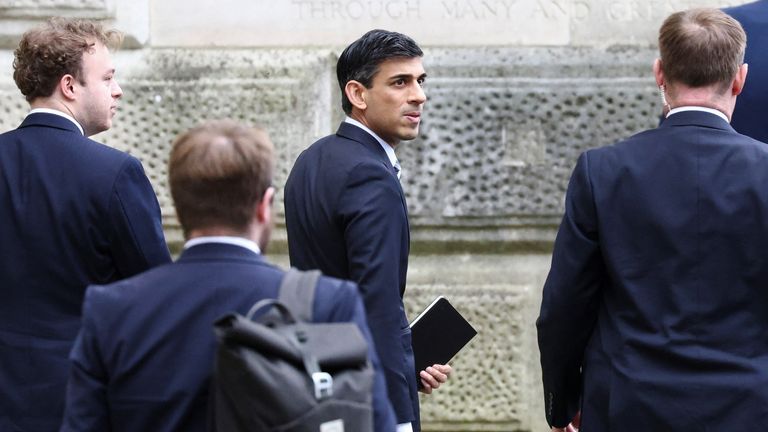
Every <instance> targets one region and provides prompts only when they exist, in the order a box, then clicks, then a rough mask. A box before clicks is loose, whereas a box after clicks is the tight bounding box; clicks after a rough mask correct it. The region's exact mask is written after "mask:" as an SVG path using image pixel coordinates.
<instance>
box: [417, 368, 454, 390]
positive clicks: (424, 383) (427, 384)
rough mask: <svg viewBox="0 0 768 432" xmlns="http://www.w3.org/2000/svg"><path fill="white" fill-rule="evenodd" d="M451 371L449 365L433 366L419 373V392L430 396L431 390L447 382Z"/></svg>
mask: <svg viewBox="0 0 768 432" xmlns="http://www.w3.org/2000/svg"><path fill="white" fill-rule="evenodd" d="M452 370H453V369H451V367H450V366H449V365H441V364H435V365H432V366H429V367H428V368H426V369H424V370H423V371H421V372H419V378H421V388H420V389H419V391H420V392H422V393H424V394H431V393H432V390H434V389H436V388H438V387H440V384H442V383H444V382H446V381H448V377H449V376H451V371H452Z"/></svg>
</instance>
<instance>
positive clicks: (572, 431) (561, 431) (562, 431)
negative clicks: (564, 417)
mask: <svg viewBox="0 0 768 432" xmlns="http://www.w3.org/2000/svg"><path fill="white" fill-rule="evenodd" d="M579 427H581V411H579V412H577V413H576V415H575V416H573V420H571V423H570V424H568V426H566V427H564V428H556V427H553V428H552V432H579Z"/></svg>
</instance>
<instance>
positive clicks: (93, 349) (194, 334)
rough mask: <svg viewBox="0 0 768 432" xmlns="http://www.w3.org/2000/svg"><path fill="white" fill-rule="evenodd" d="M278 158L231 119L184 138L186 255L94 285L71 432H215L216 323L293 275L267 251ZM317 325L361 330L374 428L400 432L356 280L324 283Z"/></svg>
mask: <svg viewBox="0 0 768 432" xmlns="http://www.w3.org/2000/svg"><path fill="white" fill-rule="evenodd" d="M273 154H274V153H273V147H272V143H271V142H270V140H269V138H268V137H267V135H266V133H264V132H263V131H261V130H258V129H255V128H251V127H247V126H244V125H241V124H238V123H236V122H234V121H232V120H219V121H211V122H207V123H204V124H202V125H200V126H198V127H196V128H194V129H192V130H190V131H188V132H186V133H184V134H182V135H181V136H179V137H178V138H177V139H176V141H175V142H174V144H173V149H172V150H171V155H170V158H169V162H168V180H169V181H168V182H169V184H170V188H171V195H172V197H173V203H174V206H175V207H176V215H177V216H178V218H179V223H180V224H181V227H182V228H183V230H184V236H185V237H186V238H187V243H186V244H185V245H184V251H183V252H182V254H181V256H180V257H179V259H178V260H177V261H176V262H175V263H173V264H169V265H165V266H161V267H157V268H155V269H152V270H150V271H148V272H145V273H142V274H140V275H137V276H135V277H132V278H129V279H125V280H122V281H120V282H117V283H115V284H111V285H106V286H100V285H94V286H90V287H88V290H87V292H86V295H85V302H84V305H83V328H82V330H81V332H80V334H79V336H78V339H77V341H76V343H75V348H74V349H73V350H72V371H71V374H70V380H69V386H68V388H67V408H66V412H65V415H64V427H63V428H62V431H72V432H79V431H106V430H109V431H113V432H117V431H125V432H135V431H156V432H165V431H167V432H172V431H184V432H196V431H200V432H202V431H205V430H207V429H206V414H207V412H208V409H209V407H208V406H207V404H208V400H209V383H210V380H211V371H212V370H213V363H214V356H215V350H216V339H215V337H214V333H213V325H212V323H213V322H214V321H215V320H216V319H217V318H219V317H221V316H222V315H224V314H225V313H229V312H232V311H236V312H238V313H240V314H243V315H244V314H246V313H247V311H248V310H249V308H250V307H251V306H253V305H254V304H255V303H256V302H258V301H260V300H263V299H265V298H276V297H277V295H278V288H279V286H280V283H281V281H282V279H283V276H284V275H285V272H283V271H282V270H280V269H279V268H277V267H275V266H272V265H271V264H269V263H268V262H267V261H266V260H265V259H264V257H263V256H262V253H263V252H264V251H265V250H266V247H267V244H268V243H269V234H270V232H271V231H272V217H273V216H272V199H273V197H274V194H275V188H273V187H272V186H271V184H272V174H273V171H274V156H273ZM312 319H313V320H314V321H316V322H348V321H351V322H354V323H356V324H357V325H358V326H359V328H360V331H361V333H362V334H363V336H364V337H365V339H366V340H367V341H368V342H369V344H370V345H369V346H370V349H369V357H370V359H371V361H372V363H373V365H374V369H375V371H376V374H375V378H374V384H373V413H374V418H373V420H374V426H375V428H374V430H375V431H376V432H391V431H392V430H394V428H395V421H394V415H393V413H392V408H391V406H390V404H389V401H388V400H387V396H386V385H385V383H384V375H383V373H382V371H381V367H380V364H379V362H378V358H377V356H376V354H375V351H374V350H373V344H372V342H371V337H370V333H369V332H368V326H367V324H366V321H365V310H364V308H363V303H362V300H361V298H360V295H359V293H358V292H357V287H356V286H355V284H353V283H350V282H346V281H341V280H338V279H331V278H327V277H322V278H320V279H319V280H318V286H317V290H316V292H315V297H314V301H313V309H312ZM270 426H272V425H270Z"/></svg>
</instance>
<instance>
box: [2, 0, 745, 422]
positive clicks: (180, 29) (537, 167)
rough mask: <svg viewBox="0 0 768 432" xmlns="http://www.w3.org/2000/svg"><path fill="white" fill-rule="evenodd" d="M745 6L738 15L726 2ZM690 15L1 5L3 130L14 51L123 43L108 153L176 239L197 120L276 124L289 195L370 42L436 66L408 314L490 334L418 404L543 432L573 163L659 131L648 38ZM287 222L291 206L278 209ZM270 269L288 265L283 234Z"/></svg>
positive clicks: (391, 6)
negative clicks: (52, 20)
mask: <svg viewBox="0 0 768 432" xmlns="http://www.w3.org/2000/svg"><path fill="white" fill-rule="evenodd" d="M731 3H739V2H731ZM727 4H728V3H727V2H724V1H685V0H592V1H586V0H291V1H288V0H286V1H281V2H274V1H267V0H248V1H245V0H217V1H215V2H214V1H208V0H205V1H204V0H196V1H189V0H184V1H182V0H162V1H161V0H155V1H152V2H149V1H146V0H142V1H135V0H131V1H128V0H0V113H2V115H1V116H0V131H5V130H8V129H12V128H14V127H16V126H17V125H18V124H19V123H20V121H21V120H22V118H23V117H24V115H25V113H26V111H27V109H28V107H27V105H26V103H25V101H24V99H23V98H22V97H21V96H20V95H19V94H18V91H17V90H16V88H15V86H14V85H13V82H12V80H11V79H10V76H11V73H12V72H11V61H12V51H11V50H12V47H13V46H14V45H15V44H16V42H17V41H18V37H19V35H20V34H21V33H22V32H23V31H24V30H25V29H26V28H29V27H30V26H32V25H34V24H35V23H37V22H39V21H40V20H41V19H43V17H45V16H48V15H51V14H60V15H70V16H86V17H92V18H98V19H103V20H106V21H107V22H108V23H110V24H111V25H114V26H116V27H118V28H120V29H121V30H124V31H126V33H127V38H126V46H125V48H124V49H122V50H120V51H119V52H117V53H116V55H115V60H116V64H117V69H118V72H117V78H118V80H119V82H120V84H121V86H122V87H123V90H124V92H125V95H124V97H123V100H122V102H121V105H120V110H119V112H118V115H117V117H116V120H115V126H114V127H113V129H112V130H110V131H108V132H105V133H103V134H101V135H99V136H97V137H96V139H99V140H102V141H103V142H105V143H107V144H109V145H112V146H115V147H117V148H120V149H124V150H126V151H128V152H130V153H132V154H134V155H136V156H138V157H139V158H140V159H141V160H142V161H143V163H144V166H145V169H146V170H147V173H148V175H149V176H150V179H151V180H152V182H153V184H154V186H155V188H156V191H157V193H158V198H159V200H160V203H161V207H162V210H163V217H164V222H165V227H166V232H167V236H168V239H169V241H170V242H171V243H172V245H173V247H174V248H176V249H178V248H179V246H180V244H181V242H182V239H181V236H180V232H179V229H178V224H177V222H176V221H175V218H174V214H173V207H172V203H171V202H170V198H169V194H168V190H167V185H166V178H165V177H166V162H167V155H168V151H169V147H170V142H171V140H172V139H173V137H174V136H175V135H176V134H178V133H179V132H181V131H183V130H185V129H187V128H189V127H191V126H193V125H195V124H197V123H199V122H200V121H202V120H203V119H209V118H222V117H232V118H235V119H239V120H241V121H244V122H247V123H252V124H260V125H263V126H264V127H265V128H266V129H267V130H268V131H269V133H270V135H271V137H272V139H273V141H274V142H275V145H276V148H277V151H278V158H279V161H278V170H277V174H276V179H275V182H276V184H277V185H278V186H282V184H283V183H284V181H285V178H286V177H287V174H288V172H289V170H290V167H291V164H292V162H293V161H294V160H295V158H296V156H297V155H298V153H299V152H300V151H301V150H302V149H303V148H305V147H306V146H307V145H309V144H310V143H311V142H313V141H314V140H315V139H317V138H319V137H321V136H324V135H326V134H329V133H332V132H333V131H334V130H335V128H336V126H337V124H338V122H339V121H340V120H341V118H342V113H341V110H340V108H339V105H340V103H339V91H338V87H337V84H336V83H335V74H334V66H335V62H336V58H337V55H338V53H339V52H340V51H341V49H342V48H343V47H344V46H345V45H346V44H347V43H348V42H350V41H351V40H353V39H355V38H357V37H358V36H359V35H361V34H362V33H363V32H365V31H367V30H369V29H371V28H375V27H381V28H387V29H392V30H397V31H402V32H404V33H407V34H409V35H411V36H413V37H414V38H415V39H416V40H417V41H418V42H420V43H421V45H422V46H423V47H424V48H425V57H424V64H425V67H426V70H427V73H428V75H429V78H428V81H427V95H428V97H429V100H428V102H427V104H426V107H425V111H424V120H423V127H422V133H421V136H420V137H419V138H418V139H416V140H414V141H411V142H404V143H402V144H401V145H400V146H399V148H398V150H397V152H398V157H399V158H400V160H401V164H402V166H403V179H402V182H403V186H404V190H405V192H406V194H407V200H408V205H409V209H410V214H411V219H410V220H411V225H412V256H411V264H410V270H409V274H408V284H409V285H408V291H407V293H406V303H407V307H408V312H409V316H410V317H411V318H412V317H414V316H415V315H416V314H417V313H418V312H419V311H420V310H421V309H422V308H423V307H425V306H426V305H427V304H429V303H430V302H431V301H432V299H433V298H434V297H435V296H437V295H445V296H446V297H448V298H449V299H450V300H451V302H452V303H453V304H454V305H455V306H456V307H457V308H458V309H459V310H460V311H461V312H462V313H463V314H465V315H466V317H467V318H468V319H469V320H470V321H471V322H472V324H473V325H474V326H475V328H476V329H477V330H478V332H479V334H478V336H477V337H476V338H475V339H474V340H473V341H472V342H471V343H470V345H469V346H468V347H467V348H466V349H465V350H464V351H462V352H461V353H460V354H459V355H458V356H457V357H456V359H455V360H454V362H453V365H454V367H455V369H456V374H455V377H454V378H453V379H452V380H451V382H450V384H448V385H447V386H446V387H444V388H443V389H441V390H440V391H438V392H437V393H436V394H434V395H431V396H426V397H423V398H422V401H423V417H424V427H425V430H431V431H545V430H547V429H548V428H547V427H546V422H545V421H544V416H543V403H542V401H543V399H542V396H541V394H540V393H541V389H540V387H541V385H540V372H539V365H538V351H537V348H536V337H535V327H534V321H535V318H536V316H537V314H538V306H539V301H540V291H541V287H542V284H543V281H544V279H545V277H546V274H547V271H548V269H549V259H550V252H551V248H552V242H553V240H554V236H555V232H556V229H557V225H558V223H559V219H560V216H561V214H562V210H563V197H564V192H565V187H566V184H567V181H568V177H569V175H570V171H571V169H572V167H573V165H574V164H575V161H576V157H577V156H578V154H579V153H580V152H581V151H583V150H585V149H587V148H591V147H596V146H601V145H606V144H610V143H612V142H614V141H616V140H618V139H620V138H622V137H626V136H628V135H630V134H632V133H634V132H636V131H639V130H642V129H646V128H650V127H653V126H655V124H656V123H657V122H658V113H659V112H660V103H659V100H658V95H657V90H656V87H655V83H654V81H653V78H652V74H651V63H652V61H653V59H654V58H655V56H656V50H655V47H654V39H655V34H656V31H657V29H658V26H659V24H660V23H661V21H662V20H663V18H664V17H665V16H666V15H668V14H669V13H670V12H672V11H674V10H679V9H683V8H686V7H689V6H697V5H708V6H724V5H727ZM276 202H277V211H278V214H279V216H280V217H279V218H278V219H280V220H282V199H281V197H278V199H277V201H276ZM274 238H275V239H274V241H273V245H272V248H271V252H272V253H271V255H272V256H271V259H272V260H273V261H275V262H277V263H280V264H283V265H285V264H287V258H286V256H285V253H286V243H285V230H284V227H283V224H282V223H279V224H278V227H277V232H276V235H275V236H274Z"/></svg>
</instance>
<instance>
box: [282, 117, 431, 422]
mask: <svg viewBox="0 0 768 432" xmlns="http://www.w3.org/2000/svg"><path fill="white" fill-rule="evenodd" d="M285 223H286V228H287V231H288V248H289V253H290V258H291V265H293V266H295V267H298V268H300V269H302V270H307V269H320V270H321V271H322V272H323V273H324V274H327V275H329V276H334V277H338V278H343V279H351V280H353V281H355V282H357V284H358V285H359V287H360V291H361V292H362V294H363V300H364V301H365V309H366V313H367V314H368V325H369V326H370V328H371V332H372V333H373V340H374V341H375V342H376V349H377V351H378V353H379V357H380V358H381V362H382V364H383V365H384V370H385V372H386V377H387V389H388V392H389V397H390V400H391V401H392V405H393V406H394V408H395V415H396V416H397V422H398V423H406V422H413V423H414V426H415V427H416V429H418V409H419V401H418V394H417V386H416V371H415V366H414V363H413V351H412V348H411V331H410V328H409V327H408V319H407V318H406V315H405V311H404V309H403V300H402V296H403V292H404V291H405V276H406V272H407V270H408V249H409V242H410V237H409V235H410V234H409V229H408V211H407V208H406V204H405V196H404V195H403V191H402V189H401V188H400V182H399V181H398V180H397V176H396V175H395V172H394V169H393V168H392V164H391V162H390V161H389V159H388V158H387V155H386V153H385V152H384V149H382V148H381V145H380V144H379V143H378V141H376V139H375V138H373V137H372V136H371V135H370V134H369V133H367V132H366V131H364V130H362V129H360V128H358V127H357V126H353V125H351V124H348V123H342V124H341V126H339V130H338V132H336V134H335V135H330V136H328V137H325V138H323V139H321V140H319V141H318V142H316V143H314V144H312V145H311V146H310V147H309V148H307V149H306V150H305V151H304V152H302V154H301V155H300V156H299V158H298V159H297V160H296V163H295V164H294V166H293V169H292V170H291V174H290V176H289V177H288V180H287V182H286V185H285Z"/></svg>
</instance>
